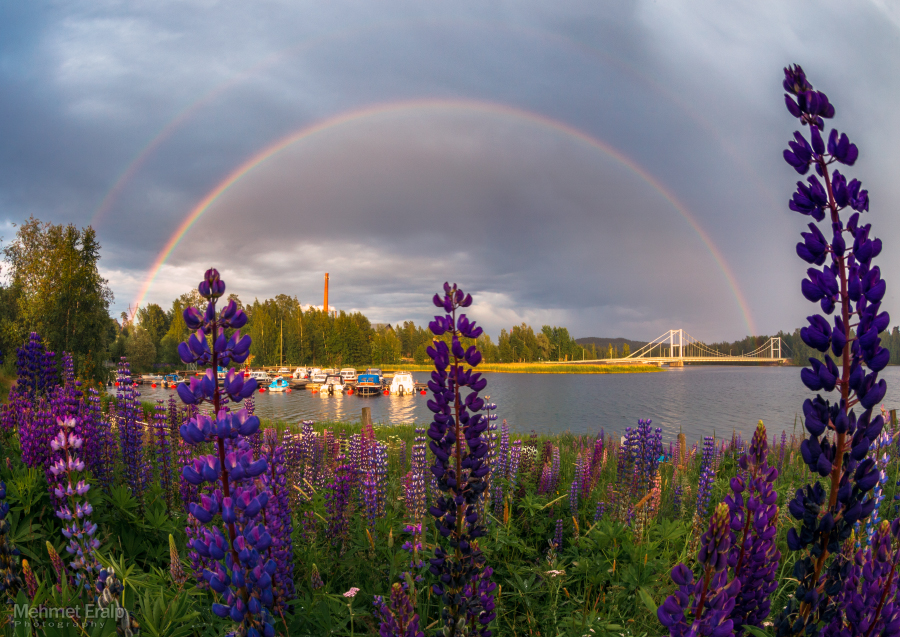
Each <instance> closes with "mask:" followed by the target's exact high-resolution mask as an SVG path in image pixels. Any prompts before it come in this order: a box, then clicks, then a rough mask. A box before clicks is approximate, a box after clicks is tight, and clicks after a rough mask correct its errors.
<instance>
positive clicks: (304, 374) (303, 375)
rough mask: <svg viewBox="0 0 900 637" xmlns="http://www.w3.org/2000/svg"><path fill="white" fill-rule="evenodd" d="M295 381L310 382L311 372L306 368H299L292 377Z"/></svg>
mask: <svg viewBox="0 0 900 637" xmlns="http://www.w3.org/2000/svg"><path fill="white" fill-rule="evenodd" d="M291 378H293V379H294V380H309V370H308V369H306V368H305V367H298V368H297V369H295V370H294V373H293V374H292V375H291Z"/></svg>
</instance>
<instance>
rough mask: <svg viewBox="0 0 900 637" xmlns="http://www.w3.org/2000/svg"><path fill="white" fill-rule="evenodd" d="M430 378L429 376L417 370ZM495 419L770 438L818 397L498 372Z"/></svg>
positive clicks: (802, 391)
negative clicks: (649, 425)
mask: <svg viewBox="0 0 900 637" xmlns="http://www.w3.org/2000/svg"><path fill="white" fill-rule="evenodd" d="M413 375H414V376H415V378H416V380H419V381H426V380H427V379H428V374H427V373H426V372H415V373H413ZM485 376H486V377H487V380H488V386H487V389H486V390H485V391H484V392H483V393H482V395H489V396H490V397H491V402H494V403H496V404H497V406H498V410H497V413H498V414H499V416H500V418H501V419H502V418H505V419H506V420H507V421H508V422H509V424H510V426H511V427H512V429H513V430H515V431H520V432H530V431H532V430H534V431H536V432H538V433H555V432H562V431H566V430H569V431H572V432H574V433H578V434H582V433H589V434H593V433H596V432H598V431H599V430H600V428H601V427H603V428H604V429H605V430H606V431H607V432H610V431H612V432H622V431H623V430H624V429H625V427H628V426H631V425H633V424H635V423H636V422H637V419H638V418H652V419H653V423H654V425H656V426H660V427H662V428H663V432H664V436H665V437H666V439H671V438H674V437H675V436H676V435H677V434H678V431H679V429H680V430H682V431H684V433H685V435H686V436H687V438H688V440H691V441H692V440H699V439H700V438H701V437H702V436H705V435H711V434H713V433H715V434H717V435H718V436H726V435H729V436H730V435H731V432H732V431H734V430H737V431H740V432H742V433H743V434H744V435H747V434H748V433H752V431H753V428H754V427H755V426H756V422H757V421H758V420H763V421H764V422H765V423H766V427H767V428H768V430H769V431H770V432H776V433H777V432H780V431H782V430H787V431H788V432H789V433H790V432H791V430H792V429H793V427H794V418H795V415H796V414H798V413H799V412H800V409H801V405H802V404H803V401H804V400H805V399H806V398H808V397H812V396H813V395H814V394H812V392H809V391H808V390H807V389H806V388H805V387H803V384H802V383H801V382H800V369H799V368H797V367H721V366H718V367H713V366H709V367H703V366H693V367H685V368H682V369H671V370H668V371H665V372H660V373H655V374H498V373H490V372H489V373H486V374H485ZM880 376H881V377H882V378H885V379H886V380H887V383H888V393H887V396H886V398H885V404H886V405H887V406H888V407H896V406H897V403H898V402H900V367H888V368H887V369H885V370H884V372H882V374H881V375H880ZM140 390H141V395H142V398H143V399H144V400H149V401H152V400H156V399H157V398H165V399H167V398H168V397H169V396H170V395H172V393H173V392H172V391H171V390H164V389H160V388H157V389H153V388H151V387H150V386H148V385H144V386H142V387H140ZM427 399H428V396H422V395H418V394H417V395H415V396H383V395H379V396H372V397H362V396H357V395H355V394H354V395H352V396H323V395H320V394H313V393H311V392H309V391H306V390H294V391H293V392H291V393H290V394H287V393H282V394H278V393H276V394H270V393H268V392H266V393H263V394H259V393H257V394H256V396H255V400H256V413H257V415H259V416H261V417H263V418H275V419H279V420H285V421H288V422H292V421H293V422H296V421H300V420H326V421H358V420H359V419H360V411H361V408H362V407H371V408H372V418H373V419H374V420H375V422H381V423H386V424H387V423H393V424H399V423H409V422H416V423H428V422H431V412H430V411H429V410H428V407H427V406H426V404H425V402H426V400H427ZM798 427H799V424H798Z"/></svg>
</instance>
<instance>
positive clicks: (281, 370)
mask: <svg viewBox="0 0 900 637" xmlns="http://www.w3.org/2000/svg"><path fill="white" fill-rule="evenodd" d="M275 373H276V374H277V375H278V376H290V375H291V370H289V369H288V368H287V367H279V368H278V371H277V372H275Z"/></svg>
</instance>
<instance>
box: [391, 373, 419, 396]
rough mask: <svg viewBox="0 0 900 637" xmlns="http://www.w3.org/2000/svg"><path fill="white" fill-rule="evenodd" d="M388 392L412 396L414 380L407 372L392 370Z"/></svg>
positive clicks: (414, 386) (414, 391) (414, 390)
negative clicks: (392, 375) (392, 376)
mask: <svg viewBox="0 0 900 637" xmlns="http://www.w3.org/2000/svg"><path fill="white" fill-rule="evenodd" d="M390 392H391V393H392V394H396V395H399V396H404V395H405V396H412V395H413V394H415V393H416V381H414V380H413V377H412V374H410V373H409V372H394V378H393V380H391V387H390Z"/></svg>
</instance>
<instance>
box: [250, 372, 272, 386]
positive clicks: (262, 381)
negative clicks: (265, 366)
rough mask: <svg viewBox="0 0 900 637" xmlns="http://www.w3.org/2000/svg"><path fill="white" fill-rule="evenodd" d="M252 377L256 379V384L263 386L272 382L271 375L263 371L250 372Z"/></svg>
mask: <svg viewBox="0 0 900 637" xmlns="http://www.w3.org/2000/svg"><path fill="white" fill-rule="evenodd" d="M250 378H255V379H256V386H257V387H263V386H264V385H268V384H269V383H270V382H272V379H271V377H270V376H269V375H268V374H267V373H266V372H263V371H256V372H250Z"/></svg>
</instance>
